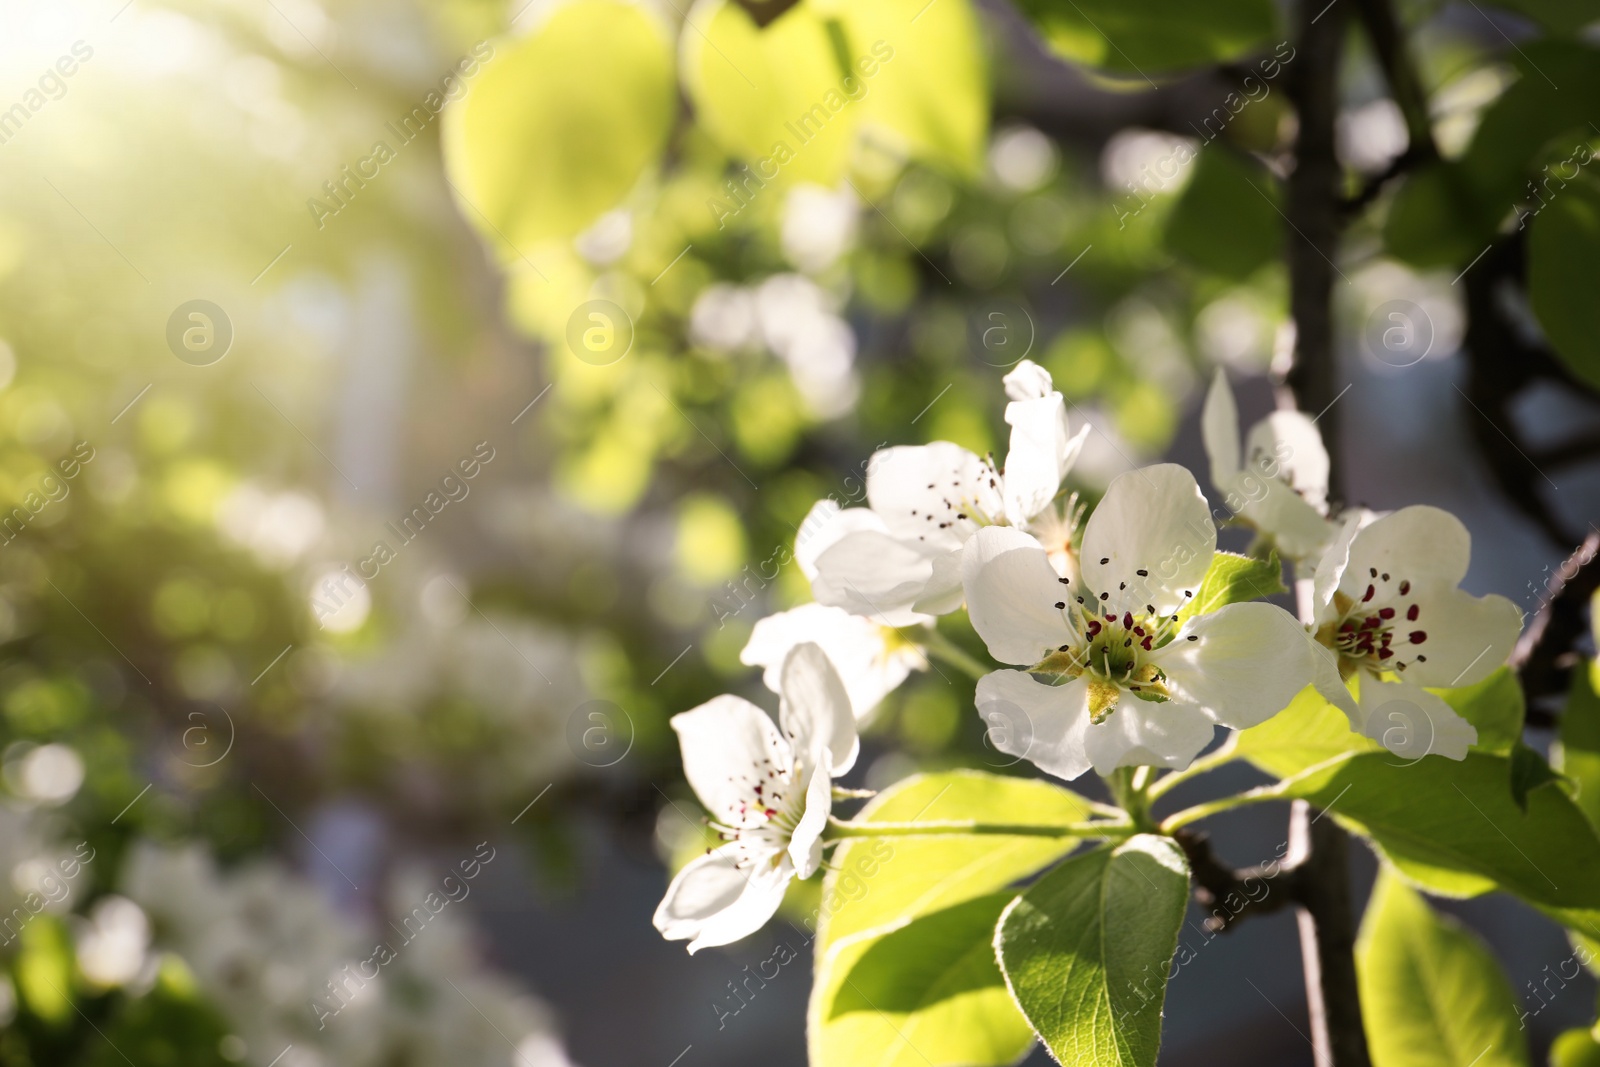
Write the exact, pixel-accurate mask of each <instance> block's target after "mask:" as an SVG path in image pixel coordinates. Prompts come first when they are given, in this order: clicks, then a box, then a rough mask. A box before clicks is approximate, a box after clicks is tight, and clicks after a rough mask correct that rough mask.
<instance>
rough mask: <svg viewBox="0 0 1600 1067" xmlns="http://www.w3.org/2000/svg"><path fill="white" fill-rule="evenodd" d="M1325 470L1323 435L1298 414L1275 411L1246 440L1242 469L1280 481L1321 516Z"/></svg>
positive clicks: (1325, 499)
mask: <svg viewBox="0 0 1600 1067" xmlns="http://www.w3.org/2000/svg"><path fill="white" fill-rule="evenodd" d="M1328 468H1329V464H1328V449H1327V447H1326V446H1325V445H1323V443H1322V434H1320V433H1319V432H1317V424H1316V423H1314V422H1312V421H1311V420H1310V419H1309V418H1307V417H1306V416H1305V415H1304V414H1302V413H1301V412H1298V411H1274V412H1273V413H1272V414H1270V415H1268V416H1267V417H1266V418H1264V419H1262V420H1261V421H1260V422H1258V423H1256V424H1255V425H1254V426H1252V427H1251V428H1250V433H1249V435H1248V436H1247V437H1246V438H1245V443H1244V469H1245V470H1249V471H1254V472H1255V473H1257V474H1261V475H1263V476H1266V477H1270V478H1272V479H1273V480H1275V481H1280V482H1283V483H1284V484H1286V485H1287V486H1288V487H1289V488H1290V489H1292V490H1294V492H1295V493H1296V494H1298V495H1299V496H1301V497H1303V498H1304V499H1305V501H1306V502H1307V503H1309V504H1310V505H1311V506H1312V507H1314V508H1317V509H1318V511H1320V512H1323V513H1326V511H1327V508H1328Z"/></svg>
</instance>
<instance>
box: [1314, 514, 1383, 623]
mask: <svg viewBox="0 0 1600 1067" xmlns="http://www.w3.org/2000/svg"><path fill="white" fill-rule="evenodd" d="M1370 522H1371V519H1370V517H1369V513H1364V512H1361V511H1356V512H1347V513H1346V514H1345V515H1344V518H1343V521H1342V525H1341V526H1340V527H1339V532H1338V533H1337V534H1335V535H1334V537H1333V540H1332V541H1330V542H1328V547H1327V548H1325V549H1323V551H1322V558H1321V559H1319V560H1318V561H1317V569H1316V575H1315V577H1314V579H1313V597H1314V600H1315V602H1316V609H1317V623H1318V625H1320V624H1322V623H1325V622H1329V621H1331V620H1332V619H1334V618H1336V617H1337V616H1338V614H1339V613H1338V611H1337V610H1335V608H1334V605H1333V594H1334V593H1335V591H1337V590H1338V588H1339V583H1340V582H1342V581H1343V580H1344V572H1345V571H1346V570H1347V569H1348V568H1349V566H1350V546H1351V545H1352V544H1354V543H1355V539H1356V535H1357V534H1359V533H1360V532H1361V531H1362V530H1363V529H1364V528H1365V527H1366V526H1367V525H1369V524H1370Z"/></svg>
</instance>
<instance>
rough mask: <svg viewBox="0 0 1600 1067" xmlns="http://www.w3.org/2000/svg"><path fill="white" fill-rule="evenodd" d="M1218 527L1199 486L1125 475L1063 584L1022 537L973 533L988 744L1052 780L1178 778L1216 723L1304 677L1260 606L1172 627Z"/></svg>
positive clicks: (967, 580) (1241, 714)
mask: <svg viewBox="0 0 1600 1067" xmlns="http://www.w3.org/2000/svg"><path fill="white" fill-rule="evenodd" d="M1216 539H1217V532H1216V527H1215V526H1214V525H1213V524H1212V521H1211V514H1210V511H1209V509H1208V506H1207V504H1206V500H1205V497H1204V496H1202V495H1201V493H1200V487H1199V486H1198V485H1197V484H1196V483H1195V480H1194V476H1193V475H1192V474H1190V473H1189V472H1188V471H1187V470H1185V469H1184V468H1182V467H1179V466H1176V465H1173V464H1161V465H1158V466H1154V467H1146V468H1143V469H1140V470H1134V471H1130V472H1128V473H1127V474H1123V475H1120V476H1119V477H1118V478H1116V479H1115V480H1114V481H1113V482H1112V483H1111V486H1110V488H1109V489H1108V490H1107V491H1106V495H1105V498H1104V499H1103V500H1102V501H1101V502H1100V506H1099V507H1098V508H1096V509H1095V511H1094V513H1093V514H1092V515H1090V516H1089V521H1088V525H1087V526H1086V528H1085V530H1084V535H1083V552H1082V577H1081V578H1070V577H1065V576H1062V575H1060V574H1058V573H1057V571H1056V569H1055V568H1054V567H1052V566H1051V564H1050V561H1049V559H1048V558H1047V556H1046V553H1045V550H1044V549H1043V548H1042V547H1041V546H1040V545H1039V544H1038V543H1037V542H1036V541H1034V540H1033V538H1031V537H1028V536H1027V535H1025V534H1023V533H1021V532H1020V531H1017V530H1010V529H1005V528H999V527H996V528H989V529H983V530H979V531H978V532H977V535H976V536H975V537H974V538H973V540H972V542H971V544H970V545H969V547H968V548H967V550H966V553H965V556H964V559H963V561H962V573H963V578H964V584H965V589H966V597H967V610H968V612H969V614H970V616H971V618H972V625H973V627H974V628H975V629H976V630H977V631H978V634H979V635H980V636H981V637H982V638H983V639H984V642H985V643H986V644H987V645H988V647H989V652H990V653H991V654H992V655H993V656H994V657H995V658H996V659H998V660H1000V661H1001V662H1003V663H1014V664H1018V665H1020V666H1024V667H1026V668H1027V669H1026V670H1022V671H1016V670H1001V671H995V672H994V673H992V674H989V675H986V676H985V677H984V678H983V679H982V680H981V681H980V682H979V683H978V692H977V703H978V709H979V712H980V713H981V714H982V715H983V717H984V719H985V720H986V721H988V722H989V723H990V726H991V733H990V736H991V739H992V740H993V742H994V744H995V746H996V747H997V748H999V749H1000V750H1001V751H1004V752H1006V753H1008V754H1010V755H1014V756H1020V757H1022V758H1025V759H1028V760H1031V761H1032V762H1033V763H1035V764H1036V765H1038V766H1039V767H1040V768H1041V769H1043V770H1045V771H1048V772H1049V773H1051V774H1054V775H1057V776H1059V777H1062V778H1069V779H1070V778H1076V777H1077V776H1078V775H1080V774H1082V773H1083V772H1084V771H1086V770H1088V769H1089V768H1090V767H1093V768H1094V769H1095V770H1096V771H1098V772H1099V773H1101V774H1105V773H1107V772H1109V771H1111V770H1113V769H1114V768H1116V767H1126V766H1137V765H1151V766H1159V767H1172V768H1181V767H1185V766H1187V765H1188V764H1189V762H1190V761H1191V760H1192V759H1193V758H1194V757H1195V756H1196V755H1197V754H1198V753H1199V752H1200V750H1201V749H1203V748H1204V747H1205V746H1206V745H1207V743H1209V742H1210V741H1211V739H1212V736H1213V727H1214V726H1215V725H1218V724H1220V725H1223V726H1230V727H1233V728H1235V729H1243V728H1244V727H1247V726H1254V725H1255V724H1257V723H1259V722H1263V721H1265V720H1266V719H1267V718H1269V717H1271V716H1272V715H1274V714H1276V713H1277V712H1278V711H1280V710H1282V709H1283V708H1284V707H1285V706H1286V705H1287V704H1288V703H1289V701H1290V700H1292V699H1293V698H1294V696H1295V694H1296V693H1298V692H1299V691H1300V690H1301V689H1302V688H1304V686H1305V685H1306V684H1307V683H1308V682H1310V680H1311V674H1312V669H1313V663H1312V656H1313V652H1312V650H1311V647H1310V644H1309V642H1307V640H1306V636H1305V632H1304V630H1303V629H1302V628H1301V627H1300V625H1299V624H1298V623H1297V622H1296V621H1295V619H1294V617H1293V616H1291V615H1290V614H1289V613H1288V612H1286V611H1284V610H1283V609H1282V608H1279V607H1276V606H1274V605H1271V604H1265V603H1236V604H1228V605H1226V606H1224V607H1222V608H1219V609H1218V610H1216V611H1212V612H1204V613H1200V614H1196V615H1194V616H1193V617H1191V618H1188V619H1186V620H1182V619H1181V617H1180V614H1179V613H1180V609H1181V608H1182V606H1183V604H1184V603H1185V601H1186V600H1188V599H1190V598H1191V597H1192V595H1193V593H1194V591H1195V590H1196V589H1197V588H1198V587H1199V586H1200V583H1201V581H1202V579H1203V578H1204V577H1205V574H1206V571H1207V570H1208V569H1209V567H1210V565H1211V559H1212V556H1213V555H1214V553H1215V550H1216Z"/></svg>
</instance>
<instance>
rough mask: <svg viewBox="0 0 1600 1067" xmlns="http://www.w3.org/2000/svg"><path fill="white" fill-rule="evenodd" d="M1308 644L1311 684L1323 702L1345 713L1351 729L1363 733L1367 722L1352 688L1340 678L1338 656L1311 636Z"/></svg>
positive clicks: (1308, 638)
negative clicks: (1363, 727)
mask: <svg viewBox="0 0 1600 1067" xmlns="http://www.w3.org/2000/svg"><path fill="white" fill-rule="evenodd" d="M1306 644H1308V645H1310V646H1311V684H1312V685H1314V686H1316V687H1317V692H1318V693H1320V694H1322V699H1323V700H1326V701H1327V702H1328V703H1330V704H1332V705H1333V706H1335V707H1336V708H1338V709H1339V710H1340V711H1342V712H1344V714H1345V718H1347V719H1349V720H1350V729H1352V730H1354V731H1355V732H1356V733H1361V729H1362V726H1363V724H1364V723H1365V722H1366V720H1365V718H1363V716H1362V715H1361V712H1360V710H1359V706H1358V705H1357V704H1356V698H1355V697H1353V696H1351V695H1350V687H1349V686H1347V685H1345V684H1344V679H1343V678H1341V677H1340V676H1339V656H1338V654H1337V653H1335V652H1334V651H1333V649H1331V648H1328V647H1327V646H1326V645H1321V644H1318V643H1317V642H1316V641H1314V640H1312V638H1311V636H1310V635H1309V634H1308V635H1306Z"/></svg>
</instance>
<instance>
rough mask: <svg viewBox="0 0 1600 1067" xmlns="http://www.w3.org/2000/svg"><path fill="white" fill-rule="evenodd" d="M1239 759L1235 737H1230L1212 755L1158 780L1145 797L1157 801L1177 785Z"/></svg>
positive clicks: (1146, 792)
mask: <svg viewBox="0 0 1600 1067" xmlns="http://www.w3.org/2000/svg"><path fill="white" fill-rule="evenodd" d="M1237 758H1238V756H1236V755H1235V754H1234V740H1233V737H1232V736H1230V737H1229V738H1228V740H1227V741H1226V742H1225V743H1224V744H1223V746H1222V747H1221V748H1219V749H1217V750H1216V751H1215V752H1213V753H1211V755H1209V756H1202V757H1201V758H1200V759H1197V760H1195V761H1194V762H1193V763H1191V764H1189V766H1187V767H1185V768H1184V769H1183V770H1181V771H1173V772H1172V773H1171V774H1169V775H1167V776H1166V777H1164V778H1159V779H1157V780H1156V781H1155V783H1154V784H1152V785H1151V786H1150V788H1149V789H1148V790H1146V791H1145V796H1146V797H1148V798H1149V799H1150V800H1151V801H1155V800H1156V798H1158V797H1160V796H1163V795H1165V794H1166V792H1167V791H1168V790H1169V789H1171V788H1172V787H1173V786H1175V785H1178V784H1179V783H1180V782H1187V781H1188V780H1189V779H1191V778H1198V777H1199V776H1200V775H1202V774H1205V773H1206V772H1207V771H1214V770H1216V769H1217V768H1218V767H1221V766H1222V765H1223V764H1225V763H1232V762H1233V761H1234V760H1235V759H1237Z"/></svg>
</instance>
